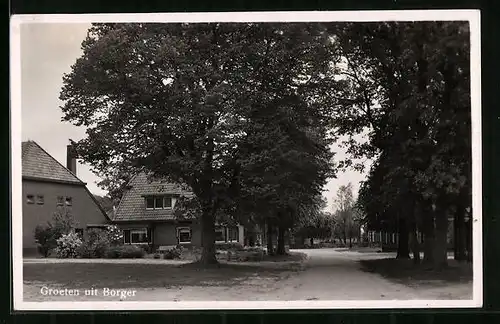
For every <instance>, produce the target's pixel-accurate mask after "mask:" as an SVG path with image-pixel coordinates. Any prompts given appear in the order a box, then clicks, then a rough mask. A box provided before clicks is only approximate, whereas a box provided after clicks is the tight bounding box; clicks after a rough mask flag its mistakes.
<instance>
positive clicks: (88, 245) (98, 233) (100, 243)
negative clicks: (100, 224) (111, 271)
mask: <svg viewBox="0 0 500 324" xmlns="http://www.w3.org/2000/svg"><path fill="white" fill-rule="evenodd" d="M109 247H110V242H109V237H108V235H107V231H105V230H102V229H94V228H92V229H89V230H88V231H87V235H86V237H85V239H84V240H83V242H82V246H80V248H79V249H78V251H77V253H78V256H79V257H81V258H87V259H88V258H102V257H104V256H105V255H106V251H107V250H108V249H109Z"/></svg>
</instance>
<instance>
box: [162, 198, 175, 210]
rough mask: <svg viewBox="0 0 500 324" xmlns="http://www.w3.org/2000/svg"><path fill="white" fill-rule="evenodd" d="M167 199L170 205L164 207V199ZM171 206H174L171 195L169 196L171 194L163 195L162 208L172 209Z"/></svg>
mask: <svg viewBox="0 0 500 324" xmlns="http://www.w3.org/2000/svg"><path fill="white" fill-rule="evenodd" d="M167 199H170V207H166V206H165V201H166V200H167ZM173 206H174V200H173V199H172V197H171V196H164V197H163V209H172V208H173Z"/></svg>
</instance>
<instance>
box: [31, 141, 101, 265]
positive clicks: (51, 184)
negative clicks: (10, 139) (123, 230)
mask: <svg viewBox="0 0 500 324" xmlns="http://www.w3.org/2000/svg"><path fill="white" fill-rule="evenodd" d="M22 195H23V196H22V204H23V205H22V210H23V216H22V217H23V253H24V254H25V255H30V254H31V255H32V254H36V251H37V243H36V242H35V237H34V230H35V227H36V226H37V225H43V224H47V222H48V221H50V220H51V219H52V217H53V215H54V213H56V212H65V211H68V212H69V213H71V215H72V216H73V218H74V220H75V221H76V226H77V228H76V229H75V231H77V232H80V233H82V234H83V233H85V231H86V229H88V228H92V227H103V226H106V225H107V224H109V223H110V219H109V218H108V216H107V214H106V212H105V211H104V210H103V209H102V207H101V206H100V205H99V203H98V202H97V201H96V199H95V197H94V196H93V195H92V193H91V192H90V191H89V190H88V189H87V186H86V183H84V182H83V181H81V180H80V179H79V178H78V177H77V176H76V159H75V157H74V155H73V154H72V150H71V146H69V145H68V147H67V166H66V167H64V166H63V165H62V164H60V163H59V162H58V161H57V160H56V159H54V158H53V157H52V156H51V155H50V154H49V153H47V152H46V151H45V150H44V149H43V148H42V147H40V146H39V145H38V144H37V143H36V142H34V141H27V142H23V143H22Z"/></svg>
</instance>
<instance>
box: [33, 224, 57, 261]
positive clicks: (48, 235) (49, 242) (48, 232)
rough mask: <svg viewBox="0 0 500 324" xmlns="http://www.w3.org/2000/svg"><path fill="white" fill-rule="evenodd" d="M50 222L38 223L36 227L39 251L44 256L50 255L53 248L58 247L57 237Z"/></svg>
mask: <svg viewBox="0 0 500 324" xmlns="http://www.w3.org/2000/svg"><path fill="white" fill-rule="evenodd" d="M54 234H55V233H54V229H53V227H52V225H51V224H50V223H47V225H37V227H35V241H36V243H37V249H38V252H39V253H40V254H41V255H43V256H44V257H48V256H49V255H50V252H51V251H52V249H54V248H55V247H57V238H56V237H55V235H54Z"/></svg>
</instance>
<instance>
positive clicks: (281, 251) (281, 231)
mask: <svg viewBox="0 0 500 324" xmlns="http://www.w3.org/2000/svg"><path fill="white" fill-rule="evenodd" d="M285 232H286V228H285V226H283V225H279V227H278V246H277V249H276V254H277V255H285V254H286V251H285Z"/></svg>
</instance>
